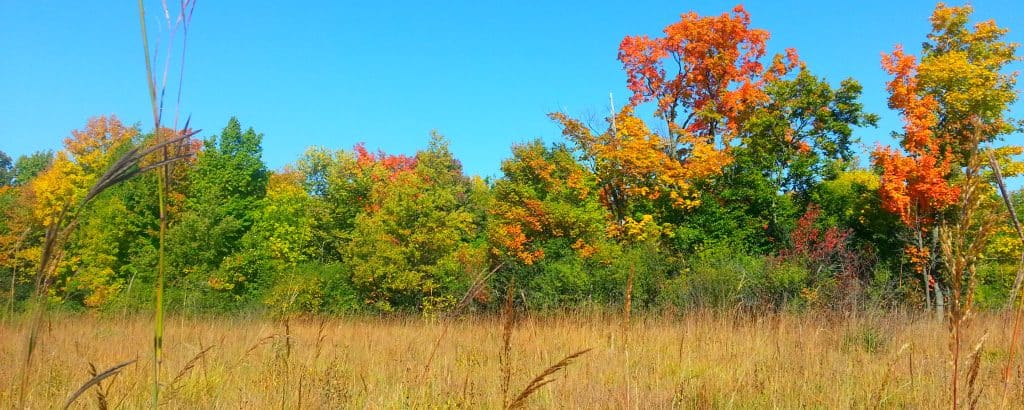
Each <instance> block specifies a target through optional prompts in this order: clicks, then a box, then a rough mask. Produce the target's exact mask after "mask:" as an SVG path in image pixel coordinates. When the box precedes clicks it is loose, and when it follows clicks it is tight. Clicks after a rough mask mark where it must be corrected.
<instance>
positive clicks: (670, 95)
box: [619, 6, 799, 162]
mask: <svg viewBox="0 0 1024 410" xmlns="http://www.w3.org/2000/svg"><path fill="white" fill-rule="evenodd" d="M664 33H665V37H661V38H654V39H652V38H649V37H647V36H627V37H626V38H624V39H623V40H622V43H621V44H620V45H619V61H621V62H622V65H623V68H624V69H625V70H626V77H627V86H628V87H629V89H630V91H632V92H633V95H632V97H630V105H633V106H636V105H639V104H641V103H646V102H654V103H656V105H657V109H656V111H655V113H654V115H655V116H656V117H658V118H660V119H662V120H664V121H665V125H666V126H667V127H668V133H667V135H665V136H664V137H665V138H666V140H667V141H668V144H669V146H668V151H666V152H668V153H669V155H671V156H673V157H674V158H676V159H677V160H679V161H681V162H684V161H685V160H686V159H687V158H688V157H689V156H690V153H691V152H694V151H699V150H701V149H708V148H706V147H707V146H711V148H710V149H722V150H727V149H728V147H729V145H730V143H731V142H732V140H733V138H734V137H736V135H737V133H738V132H739V128H740V126H741V124H742V123H743V120H744V118H745V116H746V115H748V114H749V110H748V108H749V107H751V106H752V105H756V104H758V103H762V102H765V101H767V100H768V95H767V94H766V93H765V90H764V88H765V85H766V84H767V83H768V82H770V81H772V80H773V79H776V78H779V77H781V76H783V75H785V74H786V73H788V72H789V71H790V70H792V69H793V68H794V67H796V66H797V65H798V64H799V61H798V57H797V54H796V50H794V49H791V48H790V49H787V50H786V54H785V56H783V55H776V56H775V57H774V58H773V59H772V62H771V64H769V65H768V66H767V67H766V66H765V65H764V64H763V63H762V61H761V60H762V59H763V57H764V56H765V53H766V49H765V44H766V42H767V41H768V39H769V37H771V35H770V34H769V33H768V31H767V30H762V29H755V28H751V27H750V14H749V13H747V11H746V10H745V9H744V8H743V6H736V7H735V8H734V9H733V10H732V13H731V14H730V13H723V14H721V15H719V16H704V17H702V16H699V15H697V13H695V12H689V13H686V14H683V15H682V16H681V17H680V20H679V21H678V22H675V23H672V24H670V25H668V26H666V27H665V29H664ZM716 145H717V146H716Z"/></svg>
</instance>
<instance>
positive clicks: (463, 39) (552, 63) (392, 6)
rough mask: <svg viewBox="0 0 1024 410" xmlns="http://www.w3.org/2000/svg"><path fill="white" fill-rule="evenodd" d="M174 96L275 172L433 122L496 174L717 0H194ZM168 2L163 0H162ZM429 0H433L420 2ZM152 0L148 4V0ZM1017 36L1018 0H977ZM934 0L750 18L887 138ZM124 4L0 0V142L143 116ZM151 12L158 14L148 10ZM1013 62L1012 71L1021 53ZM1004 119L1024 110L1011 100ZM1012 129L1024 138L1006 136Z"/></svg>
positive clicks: (129, 6) (393, 145)
mask: <svg viewBox="0 0 1024 410" xmlns="http://www.w3.org/2000/svg"><path fill="white" fill-rule="evenodd" d="M198 1H199V3H198V5H197V7H196V10H195V16H194V18H193V21H192V26H191V31H190V41H189V44H188V47H189V50H188V57H187V58H188V64H187V67H186V74H185V87H184V97H183V110H184V112H186V113H191V115H192V123H193V125H194V126H195V127H197V128H201V129H203V132H202V134H201V135H202V136H204V137H206V136H209V135H212V134H214V133H217V132H219V131H220V129H221V128H222V127H223V126H224V124H226V122H227V120H228V118H229V117H230V116H237V117H238V118H239V119H240V120H241V122H242V124H243V126H245V127H248V126H252V127H254V128H255V129H256V130H257V131H259V132H262V133H264V135H265V139H264V141H263V146H264V159H265V160H266V162H267V163H268V164H269V165H270V167H272V168H280V167H282V166H284V165H285V164H287V163H289V162H292V161H294V160H295V159H296V158H297V157H298V156H299V155H300V154H301V153H302V152H303V151H304V150H305V149H306V147H308V146H310V145H322V146H327V147H331V148H350V147H351V146H352V145H353V144H355V143H357V142H360V141H363V142H366V145H367V147H368V148H371V149H373V148H382V149H384V150H385V151H388V152H395V153H412V152H414V151H416V150H417V149H419V148H422V147H423V146H425V145H426V142H427V141H428V134H429V132H430V130H432V129H437V130H438V131H440V132H441V133H442V134H444V135H446V136H447V137H448V138H449V140H450V142H451V149H452V151H453V152H454V153H455V155H456V156H457V157H458V158H459V159H460V160H461V161H462V162H463V164H464V166H465V169H466V171H467V172H468V173H473V174H480V175H485V176H487V175H498V174H499V164H500V161H501V160H502V159H503V158H505V157H507V156H508V155H509V147H510V146H511V144H513V143H516V142H523V141H527V140H530V139H533V138H537V137H540V138H543V139H545V140H547V141H556V140H559V139H560V138H561V137H560V134H559V128H558V127H557V126H556V125H555V124H553V123H552V122H551V121H549V120H548V119H547V118H546V116H545V114H546V113H548V112H551V111H556V110H564V111H566V112H568V113H570V114H571V115H576V116H584V117H585V116H588V115H598V116H600V115H603V114H604V113H606V112H607V110H608V108H607V101H608V93H609V92H612V93H614V94H615V96H616V99H617V100H618V101H620V102H624V101H625V100H626V99H627V96H628V94H627V92H626V90H625V77H624V75H623V73H622V71H621V66H620V64H619V63H618V61H616V59H615V56H616V51H617V47H618V44H619V41H620V40H621V39H622V37H623V36H625V35H630V34H645V33H646V34H651V35H657V34H659V33H660V29H661V28H662V27H664V26H665V25H666V24H669V23H671V22H673V21H676V20H677V19H678V16H679V14H680V13H683V12H686V11H688V10H691V9H692V10H695V11H697V12H698V13H700V14H720V13H722V12H724V11H727V10H729V9H731V8H732V7H733V6H734V5H735V3H733V2H722V1H705V2H700V3H697V2H687V1H678V0H677V1H645V2H642V6H637V5H636V4H638V3H637V2H630V1H614V2H611V1H607V2H602V1H559V2H552V1H515V2H513V1H505V2H493V1H459V2H456V1H451V2H423V1H418V2H392V1H377V2H349V1H337V2H333V1H332V2H321V3H319V4H303V5H299V4H294V3H291V2H281V1H244V2H240V1H239V2H236V1H223V0H220V1H218V0H198ZM171 2H176V1H171ZM432 3H438V4H432ZM158 4H159V3H153V4H152V5H151V7H155V6H157V5H158ZM973 4H974V6H975V19H989V18H995V19H996V21H997V22H998V24H999V25H1001V26H1003V27H1007V28H1009V29H1010V30H1011V31H1010V34H1009V39H1010V40H1011V41H1015V42H1018V43H1024V13H1022V12H1021V9H1020V3H1019V2H1017V1H1010V0H1001V1H981V0H979V1H975V2H973ZM934 5H935V3H934V2H931V1H892V0H886V1H877V0H869V1H856V2H853V1H847V2H825V1H815V2H810V1H757V2H748V3H747V4H746V7H747V9H748V11H749V12H750V13H751V15H752V20H753V26H754V27H758V28H764V29H767V30H769V31H770V32H771V33H772V39H771V40H770V42H769V46H770V48H771V49H772V50H773V51H779V50H782V49H784V48H786V47H795V48H796V49H797V50H798V52H799V53H800V55H801V57H802V58H803V59H804V60H805V61H806V62H807V63H808V66H809V67H810V68H811V69H812V71H814V72H815V73H816V74H818V75H822V76H825V77H826V78H827V79H828V80H829V81H831V82H833V83H838V82H839V81H840V80H842V79H843V78H846V77H850V76H852V77H854V78H856V79H858V80H860V81H861V83H862V84H863V85H864V88H865V92H864V97H863V102H864V103H865V105H866V106H867V108H868V109H869V110H870V111H873V112H876V113H878V114H880V115H881V116H882V122H881V123H880V127H879V128H878V129H864V130H858V131H857V134H858V136H859V137H861V139H862V140H863V142H864V143H865V144H867V145H868V146H873V145H874V143H875V142H876V141H881V142H883V143H889V142H890V141H891V139H890V137H889V134H890V132H891V131H892V130H896V129H899V127H900V122H899V118H898V116H897V115H896V114H895V113H893V112H891V111H889V110H888V109H887V108H886V92H885V88H884V84H885V81H886V79H887V77H886V75H885V73H884V72H883V71H882V69H881V68H880V64H879V58H880V53H882V52H883V51H890V50H892V48H893V46H894V45H895V44H897V43H902V44H904V45H905V46H906V47H907V49H908V50H910V51H912V52H915V53H916V52H917V50H918V49H919V47H920V43H921V41H923V40H924V36H925V34H926V33H927V32H928V30H929V25H928V20H927V19H928V16H929V15H930V14H931V11H932V9H933V8H934ZM137 12H138V11H137V9H136V6H135V2H131V1H128V2H124V1H121V2H110V1H95V0H93V1H88V0H87V1H54V0H38V1H18V0H0V150H3V151H5V152H7V153H8V154H10V155H11V156H17V155H20V154H25V153H30V152H32V151H35V150H41V149H57V148H59V147H60V144H61V140H62V139H63V138H64V137H65V136H67V135H69V131H70V130H72V129H78V128H81V127H82V126H84V124H85V122H86V120H87V119H88V118H89V117H91V116H95V115H101V114H116V115H118V116H119V117H120V118H121V119H122V120H123V121H125V122H127V123H136V122H138V123H141V124H142V125H143V128H149V126H150V120H149V118H150V116H149V115H150V114H149V113H150V111H149V105H148V104H149V103H148V99H147V93H146V85H145V77H144V70H143V59H142V56H141V52H142V48H141V45H140V38H139V21H138V14H137ZM154 24H155V21H154ZM1014 69H1016V70H1021V71H1024V65H1021V64H1017V65H1016V66H1015V67H1014ZM1014 116H1015V117H1018V118H1020V117H1024V109H1022V105H1021V104H1018V105H1017V106H1016V107H1015V110H1014ZM1011 138H1012V139H1014V140H1015V141H1014V142H1018V143H1019V142H1021V140H1022V137H1021V136H1020V135H1015V136H1012V137H1011Z"/></svg>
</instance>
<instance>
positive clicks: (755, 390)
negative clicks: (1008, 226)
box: [0, 312, 1024, 408]
mask: <svg viewBox="0 0 1024 410" xmlns="http://www.w3.org/2000/svg"><path fill="white" fill-rule="evenodd" d="M23 325H24V324H23V323H19V322H5V323H4V324H2V325H0V362H3V363H5V365H4V366H0V386H3V390H0V403H5V404H4V406H3V407H5V408H6V407H9V406H10V405H11V404H12V403H15V402H16V400H17V395H18V392H17V385H18V382H17V380H18V372H19V371H20V367H21V366H20V364H19V363H21V361H22V353H23V349H24V345H25V339H24V337H25V334H24V331H23V330H22V326H23ZM503 329H507V327H504V326H503V324H502V319H501V318H499V317H471V318H460V319H454V320H445V319H423V318H420V317H404V318H394V317H388V318H383V317H377V318H371V317H360V318H313V317H310V318H302V319H293V320H290V321H287V322H284V321H272V320H269V319H245V318H216V319H213V318H191V317H172V318H169V319H168V321H167V330H166V341H165V347H164V352H165V358H164V366H163V369H165V370H166V371H165V372H164V373H163V374H161V384H162V395H161V397H162V399H161V400H162V402H163V405H164V406H165V407H167V408H501V407H503V406H504V405H505V404H507V403H508V402H509V401H511V399H513V398H515V397H516V396H518V395H519V394H520V392H521V391H522V390H523V389H524V388H525V387H526V386H527V385H528V384H529V382H530V381H531V380H532V379H533V378H534V377H535V376H537V375H539V374H540V373H541V372H542V371H544V370H545V369H547V368H548V367H549V366H551V365H553V364H555V363H556V362H558V361H560V360H561V359H562V358H564V357H566V356H567V355H569V354H572V353H575V352H579V351H582V350H585V349H591V350H589V351H587V352H586V353H584V354H582V355H581V356H579V357H577V358H576V359H575V360H574V361H572V362H571V363H569V364H568V365H567V366H566V367H564V368H562V369H561V370H559V371H556V372H555V373H553V375H552V376H551V377H550V379H549V380H550V383H548V384H546V385H543V386H541V387H540V388H539V389H538V390H536V391H535V392H534V393H533V394H532V395H530V396H529V397H526V398H525V400H523V401H522V402H521V404H524V405H525V407H528V408H806V407H810V408H869V407H870V408H876V407H880V408H907V407H909V408H942V407H947V406H949V403H950V389H949V374H950V371H951V366H950V361H949V360H950V359H949V357H950V355H949V350H948V349H949V348H948V346H949V342H948V340H949V338H948V333H947V329H946V324H945V322H944V321H940V320H936V319H933V318H930V317H917V316H915V317H910V316H907V315H901V314H896V313H886V314H855V315H820V314H758V315H749V314H745V313H742V314H741V313H712V312H694V313H687V314H684V315H648V316H637V317H634V318H633V319H632V322H631V323H630V324H629V325H628V326H627V325H625V324H624V323H623V322H622V319H621V318H618V317H614V316H611V315H601V314H596V313H587V314H561V315H551V316H526V317H522V318H520V319H519V320H518V321H517V323H516V324H515V325H514V327H513V328H512V330H511V333H510V337H509V343H508V346H509V348H508V349H507V350H505V349H503V346H504V342H503V340H504V337H505V335H506V334H509V333H507V332H506V330H503ZM1011 329H1012V320H1011V319H1010V318H1008V317H1005V316H1002V315H995V314H991V315H982V316H979V317H976V318H975V320H973V321H972V322H971V325H970V326H969V328H968V329H967V332H966V335H967V336H966V337H965V343H964V346H965V347H964V349H963V350H964V352H965V353H964V354H963V355H962V357H963V358H964V359H963V361H964V363H965V364H964V365H963V367H962V369H967V368H968V366H967V364H969V363H970V362H971V361H972V359H973V356H974V355H973V352H975V351H976V350H975V346H976V345H977V343H976V341H977V340H981V338H983V337H984V338H985V339H984V340H985V342H984V344H983V345H982V346H981V348H980V349H978V350H977V351H978V352H979V354H978V358H979V360H978V366H979V368H978V372H977V379H976V381H975V382H974V383H973V386H972V387H967V386H964V388H965V389H968V388H969V389H971V391H976V392H979V393H978V394H979V397H978V407H980V408H1000V407H1002V406H1003V404H1004V400H1005V403H1021V402H1022V401H1024V384H1022V378H1021V371H1022V370H1021V360H1020V354H1019V352H1017V355H1016V357H1015V358H1014V359H1013V364H1012V366H1011V367H1012V369H1011V370H1012V372H1011V373H1012V374H1011V378H1010V383H1009V385H1008V387H1007V389H1006V390H1005V394H1006V397H1005V398H1004V383H1003V371H1004V369H1005V367H1006V365H1007V361H1008V359H1009V356H1010V354H1009V352H1008V346H1009V344H1010V334H1011ZM151 344H152V323H151V322H150V321H149V318H145V317H130V318H109V317H106V318H101V317H94V316H61V315H58V316H56V317H53V318H51V319H49V320H48V321H47V323H46V324H45V326H44V332H43V335H42V337H41V340H40V347H39V350H38V351H37V354H36V356H35V358H34V359H33V360H34V362H33V366H32V369H31V375H30V377H29V380H30V381H29V383H28V384H29V386H30V387H29V389H28V391H27V392H26V393H27V402H28V403H29V404H30V407H31V408H54V407H58V406H60V405H61V404H63V403H64V402H65V400H66V399H67V398H68V397H69V395H70V394H71V393H72V392H74V391H75V390H77V389H78V388H79V387H80V386H81V385H82V384H83V383H84V382H86V381H88V380H90V379H91V378H92V376H91V375H90V368H91V367H90V366H94V367H95V371H96V372H102V371H103V370H104V369H106V368H109V367H111V366H114V365H116V364H118V363H122V362H125V361H128V360H133V359H137V361H136V362H135V363H133V364H131V365H128V366H127V367H125V368H124V369H123V370H122V371H121V372H120V373H119V374H116V375H115V376H112V377H110V378H107V379H106V380H104V381H103V382H102V383H101V384H100V385H99V386H95V387H93V388H92V389H90V390H89V391H87V392H85V393H84V394H83V395H82V396H81V397H79V398H78V400H77V401H76V402H75V403H74V405H73V406H72V407H73V408H104V407H109V408H141V407H147V406H149V405H150V400H151V388H152V387H151V386H152V383H151V380H152V353H151V352H152V347H151ZM502 357H508V359H509V360H508V363H509V366H507V367H505V366H503V365H502V363H503V361H502ZM505 369H507V370H505ZM961 371H962V372H965V371H966V370H961ZM505 377H507V378H508V381H507V383H506V382H503V379H504V378H505ZM965 384H966V383H965ZM503 386H507V387H503ZM506 391H507V392H506ZM506 398H507V399H506Z"/></svg>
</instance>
